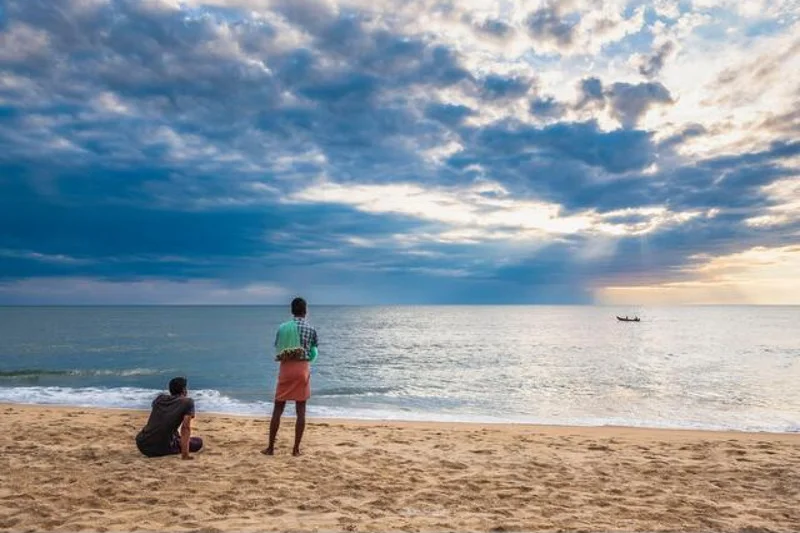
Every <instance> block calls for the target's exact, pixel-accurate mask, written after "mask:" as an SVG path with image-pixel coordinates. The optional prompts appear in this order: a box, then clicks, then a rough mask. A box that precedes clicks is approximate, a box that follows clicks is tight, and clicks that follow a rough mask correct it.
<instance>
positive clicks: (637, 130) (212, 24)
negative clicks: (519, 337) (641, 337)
mask: <svg viewBox="0 0 800 533" xmlns="http://www.w3.org/2000/svg"><path fill="white" fill-rule="evenodd" d="M627 4H628V3H627V2H622V1H617V0H610V1H608V2H604V3H603V4H602V5H597V4H596V3H590V2H578V1H576V2H568V3H558V4H556V3H546V2H545V3H541V2H540V3H538V5H536V6H534V7H533V8H531V7H530V5H529V4H525V3H518V2H510V3H508V4H504V5H503V6H495V5H489V4H486V3H485V2H458V3H441V2H428V1H423V0H419V1H413V2H408V3H405V4H403V5H398V6H395V7H394V8H392V9H391V10H389V9H387V8H386V6H384V5H382V4H380V3H374V2H373V3H370V2H364V1H361V0H346V1H344V0H343V1H338V0H330V1H311V0H302V1H292V2H289V1H281V2H266V1H262V0H258V1H255V2H245V1H244V0H188V1H186V2H175V1H172V0H152V1H147V2H135V1H133V0H107V1H106V0H103V1H100V0H98V1H94V0H93V1H86V0H64V1H63V2H60V3H59V5H58V9H54V8H53V7H52V6H51V5H50V3H48V2H45V1H44V0H27V1H22V0H11V1H7V2H6V3H5V4H3V9H4V12H3V16H4V20H3V23H2V25H0V148H2V150H0V280H3V283H4V284H5V286H15V287H17V289H15V291H16V292H13V298H15V301H20V300H19V299H20V298H22V299H24V294H23V293H24V292H25V291H30V294H31V295H32V296H31V298H32V299H36V301H41V298H44V296H41V294H42V293H39V292H36V291H35V285H36V283H38V282H41V284H42V286H43V287H45V286H46V283H47V280H58V281H57V282H56V281H53V283H54V284H61V285H59V286H62V287H64V290H66V289H67V288H68V284H69V280H70V279H74V280H76V282H81V283H82V282H84V281H86V282H88V283H89V285H87V287H88V288H89V290H91V291H96V292H97V294H98V295H102V298H105V299H107V300H114V299H119V300H124V299H126V298H128V295H130V294H133V292H132V291H135V287H137V285H136V283H140V282H141V283H145V282H146V283H150V284H154V286H158V284H159V283H164V284H165V285H163V286H164V287H165V290H164V291H163V294H164V295H165V298H172V299H174V300H176V301H184V300H183V299H184V298H189V293H190V292H191V291H192V290H194V291H197V293H198V294H205V295H211V294H212V292H213V291H214V290H217V289H219V290H230V292H229V293H226V294H229V296H224V298H229V299H230V300H231V301H232V300H235V299H236V298H239V297H241V298H243V299H245V300H247V298H248V296H247V295H246V292H243V291H244V289H243V288H244V287H248V286H252V287H257V286H259V285H260V284H266V285H269V286H271V287H272V286H274V287H278V288H287V290H301V289H302V285H303V284H304V283H305V284H307V286H308V287H309V289H310V290H311V289H313V290H315V291H318V292H317V293H316V294H318V295H322V296H325V297H328V296H330V297H331V298H333V297H334V296H336V295H338V297H342V298H344V297H347V295H348V294H350V295H352V297H353V299H354V300H358V301H360V302H374V301H375V298H376V296H375V294H374V292H373V291H377V290H380V294H381V295H382V296H381V297H385V298H386V300H387V301H395V300H396V301H401V300H402V301H409V300H408V299H409V298H412V297H413V298H417V299H418V300H419V301H422V300H424V301H437V298H438V299H439V300H438V301H451V302H456V301H479V302H485V301H490V300H493V299H496V298H500V299H501V300H502V299H503V298H505V299H507V300H508V301H524V298H526V297H528V298H531V299H534V300H535V301H556V300H557V298H556V295H557V293H558V292H559V291H563V294H564V295H565V296H564V299H563V301H580V302H584V301H588V299H589V298H591V294H592V288H593V287H595V286H598V284H608V283H610V282H612V281H613V282H614V283H617V282H618V281H619V280H620V279H621V278H626V277H627V278H626V279H627V280H628V281H630V280H640V279H643V277H646V278H647V279H646V281H647V282H648V283H651V284H657V282H687V278H685V276H689V277H691V276H692V275H699V274H697V273H696V272H695V271H693V270H691V269H690V270H686V267H687V265H689V266H694V265H695V263H696V259H695V257H696V256H697V254H698V253H700V252H702V251H704V250H705V251H707V252H708V253H709V254H712V255H713V256H714V257H726V256H731V255H732V254H736V253H740V252H742V251H744V250H747V249H751V248H757V247H759V246H761V247H765V248H770V249H772V248H781V247H786V246H791V245H792V243H793V242H796V239H797V231H798V226H797V224H798V221H797V216H796V212H797V211H798V206H796V205H795V202H794V201H793V198H794V196H796V194H797V191H796V190H795V189H796V187H795V183H794V182H795V178H796V176H797V168H798V167H797V165H798V159H797V157H798V150H800V145H798V144H797V143H796V141H795V138H796V137H797V136H796V133H797V116H796V107H797V101H798V100H797V98H798V92H797V84H796V83H795V82H794V80H793V79H792V78H791V77H786V76H782V75H781V73H782V72H793V71H794V70H796V69H793V68H792V67H794V66H795V63H796V61H797V54H796V53H795V52H796V42H795V41H796V38H794V34H795V33H796V31H795V30H796V29H797V22H796V21H794V19H792V18H791V17H790V15H791V14H792V10H791V9H790V8H789V7H787V5H786V4H785V3H781V6H778V5H777V3H770V4H769V5H767V4H765V5H764V6H762V7H763V8H764V10H765V12H767V11H768V12H770V13H772V12H773V11H775V13H778V14H779V16H780V17H783V18H782V19H781V20H784V22H778V21H773V22H770V23H765V22H764V21H763V16H761V15H757V14H749V13H745V11H746V10H743V9H740V8H739V7H737V5H734V4H733V3H728V4H725V5H722V6H717V7H711V6H706V5H702V6H701V5H695V4H693V5H690V4H681V5H680V6H678V7H677V8H676V9H671V8H670V6H667V5H665V4H663V2H662V3H659V4H658V5H655V6H654V7H655V8H656V12H655V14H654V12H652V11H651V10H649V9H648V8H646V7H645V6H638V7H637V6H629V5H627ZM673 7H674V6H673ZM712 12H713V14H714V16H711V15H710V13H712ZM748 17H750V18H748ZM667 43H673V44H674V47H672V48H670V46H668V44H667ZM667 58H668V60H666V59H667ZM642 60H644V62H643V63H642V62H640V61H642ZM640 68H641V69H640ZM642 76H645V77H649V78H650V79H647V80H645V79H643V78H642ZM656 79H657V81H656ZM645 246H649V247H650V248H648V250H649V252H648V254H647V255H646V256H645V255H643V252H642V250H643V249H644V247H645ZM676 273H680V276H679V277H678V278H677V279H676V278H674V276H676ZM681 276H684V277H681ZM23 281H24V283H23ZM116 283H118V284H120V285H119V286H120V287H123V285H124V286H125V287H128V288H127V289H124V290H123V289H120V291H119V292H114V291H113V290H112V289H111V286H112V285H113V284H116ZM361 283H364V284H366V286H365V287H363V288H359V290H358V291H356V290H355V289H352V290H348V289H346V287H353V286H357V285H359V287H360V284H361ZM15 284H16V285H15ZM125 284H127V285H125ZM548 284H549V285H551V286H552V288H551V289H548V288H547V286H548ZM398 286H402V287H404V290H402V291H401V290H397V289H396V287H398ZM53 287H55V285H54V286H53ZM141 287H144V285H142V286H141ZM343 287H345V288H343ZM393 287H395V289H393ZM533 287H535V289H534V288H533ZM183 288H185V289H186V291H188V292H183ZM412 288H413V290H412ZM240 289H241V290H240ZM59 290H61V289H59ZM144 290H145V289H144V288H142V291H144ZM126 291H127V292H126ZM34 293H35V294H34ZM157 293H158V291H157V290H154V291H152V292H151V293H149V294H153V298H156V296H157ZM70 294H73V295H74V293H70ZM215 294H217V296H216V297H218V298H220V299H224V298H223V296H220V294H222V293H215ZM545 294H547V295H548V296H547V297H546V298H543V299H537V298H539V297H540V296H542V295H545ZM3 295H4V296H0V298H5V299H6V300H5V301H8V299H9V298H12V293H11V292H8V291H7V292H5V293H3ZM326 295H327V296H326ZM473 295H474V296H473ZM71 297H73V296H64V301H66V300H68V299H69V298H71ZM75 297H76V298H77V296H75ZM131 297H132V296H131ZM98 298H101V296H98ZM208 298H212V296H208ZM413 298H412V299H413ZM459 299H461V300H459ZM93 301H94V300H93ZM209 301H210V300H209ZM220 301H221V300H220ZM247 301H251V300H247Z"/></svg>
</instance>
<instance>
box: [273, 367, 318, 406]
mask: <svg viewBox="0 0 800 533" xmlns="http://www.w3.org/2000/svg"><path fill="white" fill-rule="evenodd" d="M310 396H311V363H309V362H308V361H281V367H280V370H279V371H278V386H277V387H276V389H275V401H276V402H285V401H295V402H304V401H306V400H308V398H309V397H310Z"/></svg>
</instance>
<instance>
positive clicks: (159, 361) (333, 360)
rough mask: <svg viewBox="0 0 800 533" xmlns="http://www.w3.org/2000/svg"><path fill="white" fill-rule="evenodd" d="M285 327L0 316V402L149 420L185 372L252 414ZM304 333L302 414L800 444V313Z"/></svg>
mask: <svg viewBox="0 0 800 533" xmlns="http://www.w3.org/2000/svg"><path fill="white" fill-rule="evenodd" d="M626 314H627V315H632V314H638V315H639V316H640V317H641V319H642V321H641V322H638V323H623V322H618V321H617V320H616V318H615V316H616V315H626ZM288 318H289V317H288V309H287V308H286V307H283V306H282V307H269V306H265V307H4V308H0V402H14V403H35V404H59V405H73V406H98V407H119V408H137V409H146V408H148V406H149V404H150V402H151V400H152V399H153V397H154V396H155V395H156V394H158V393H159V392H160V391H162V390H164V389H165V388H166V384H167V382H168V381H169V379H170V378H171V377H173V376H177V375H183V376H186V377H188V380H189V387H190V393H191V395H192V396H193V397H194V398H195V399H196V401H197V409H198V411H199V412H201V413H202V412H219V413H232V414H247V415H262V416H266V415H268V414H269V411H270V402H271V400H272V393H273V391H274V386H275V378H276V373H277V363H275V361H274V359H273V350H272V342H273V340H274V335H275V329H276V327H277V326H278V324H279V323H280V322H281V321H283V320H286V319H288ZM309 319H310V321H311V322H312V324H313V325H314V326H315V327H316V328H317V331H318V333H319V339H320V356H319V359H318V360H317V362H316V363H315V364H314V365H313V366H312V398H311V400H310V402H309V408H308V409H309V415H310V416H314V417H345V418H363V419H393V420H432V421H466V422H520V423H545V424H570V425H609V424H613V425H626V426H644V427H669V428H704V429H738V430H745V431H781V432H796V431H800V394H798V390H799V389H798V383H800V327H799V326H800V307H755V306H753V307H748V306H734V307H652V308H615V307H592V306H575V307H571V306H554V307H545V306H405V307H335V306H330V307H327V306H313V307H311V314H310V316H309ZM290 412H291V409H290Z"/></svg>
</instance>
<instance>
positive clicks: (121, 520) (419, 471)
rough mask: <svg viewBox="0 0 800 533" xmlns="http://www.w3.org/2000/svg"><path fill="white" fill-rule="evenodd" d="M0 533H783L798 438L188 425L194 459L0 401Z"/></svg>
mask: <svg viewBox="0 0 800 533" xmlns="http://www.w3.org/2000/svg"><path fill="white" fill-rule="evenodd" d="M0 413H2V417H0V469H2V471H3V472H4V474H5V475H4V476H3V478H2V479H1V480H0V501H2V502H3V505H2V506H0V531H19V530H28V529H33V530H40V531H75V530H93V531H131V530H138V531H186V530H206V531H265V530H266V531H279V530H281V531H282V530H293V531H297V530H300V531H331V530H335V531H343V530H346V531H387V530H388V531H441V530H454V529H455V530H471V531H501V530H502V531H556V530H587V531H673V532H678V531H681V532H683V531H698V530H706V531H707V530H713V531H719V532H732V533H733V532H736V533H739V532H741V531H744V530H745V529H747V528H752V529H758V528H760V530H762V531H788V530H792V529H793V528H796V525H797V524H800V508H798V507H797V505H796V502H797V499H798V497H800V434H790V433H786V434H784V433H746V432H716V431H698V430H667V429H646V428H626V427H615V426H602V427H582V426H538V425H518V424H507V425H498V424H470V423H459V422H449V423H439V422H409V421H402V422H394V421H366V420H342V419H319V418H313V419H310V420H309V421H308V426H307V429H306V436H305V438H304V441H303V452H304V455H303V456H301V457H299V458H293V457H291V455H290V450H291V439H292V436H293V425H294V424H293V419H292V418H288V417H287V418H285V419H284V420H283V423H282V425H281V431H280V433H279V436H278V443H277V447H276V455H275V456H274V457H265V456H263V455H261V454H260V453H258V452H259V450H260V449H261V448H263V445H264V443H265V442H264V441H265V438H266V430H267V424H268V419H267V415H266V414H265V415H264V416H262V417H248V416H237V415H211V414H204V413H202V412H201V413H199V414H198V417H197V418H196V420H195V425H194V427H195V430H194V434H196V435H197V436H200V437H202V438H203V439H204V441H205V448H204V450H202V451H201V452H200V453H198V454H196V455H195V458H196V460H194V461H181V460H180V459H179V458H178V457H174V456H173V457H165V458H158V459H146V458H144V457H142V456H141V455H140V454H139V453H138V451H137V450H136V448H135V446H134V444H133V438H134V436H135V434H136V432H138V430H139V429H140V428H141V426H142V425H143V424H144V422H145V420H146V418H147V411H139V410H124V409H98V408H81V407H78V408H75V407H67V406H41V405H21V404H0Z"/></svg>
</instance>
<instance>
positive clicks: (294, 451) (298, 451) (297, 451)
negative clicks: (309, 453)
mask: <svg viewBox="0 0 800 533" xmlns="http://www.w3.org/2000/svg"><path fill="white" fill-rule="evenodd" d="M292 455H294V456H295V457H298V456H300V455H303V454H301V453H300V448H295V449H294V450H292Z"/></svg>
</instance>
